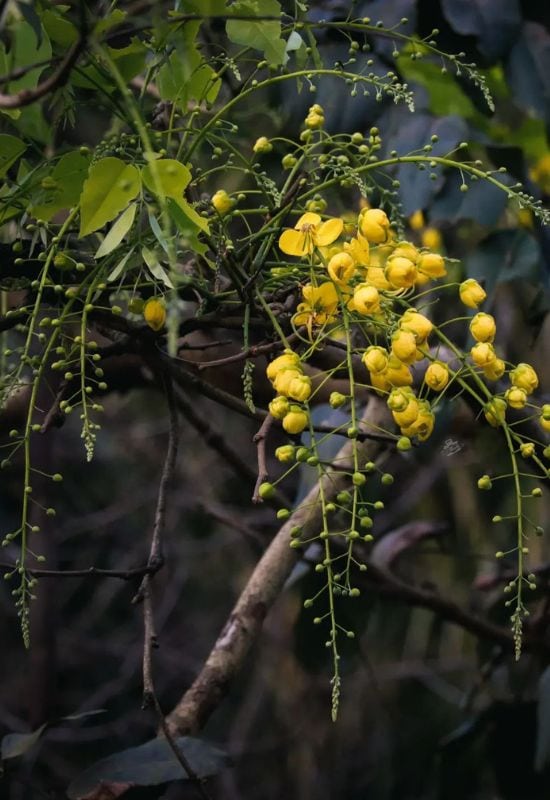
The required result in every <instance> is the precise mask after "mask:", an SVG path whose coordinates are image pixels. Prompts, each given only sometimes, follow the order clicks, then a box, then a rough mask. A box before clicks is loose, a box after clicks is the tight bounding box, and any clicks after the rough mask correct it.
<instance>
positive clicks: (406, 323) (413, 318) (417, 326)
mask: <svg viewBox="0 0 550 800" xmlns="http://www.w3.org/2000/svg"><path fill="white" fill-rule="evenodd" d="M399 327H400V328H402V329H403V330H404V331H411V332H412V333H414V335H415V338H416V343H417V344H418V345H422V344H424V343H425V342H426V340H427V338H428V336H429V335H430V333H431V332H432V330H433V324H432V322H430V320H429V319H428V317H425V316H424V314H421V313H420V312H419V311H417V310H416V309H415V308H408V309H407V310H406V311H405V313H404V314H403V316H402V317H401V319H400V321H399Z"/></svg>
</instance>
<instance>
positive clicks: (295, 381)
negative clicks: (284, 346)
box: [275, 370, 311, 403]
mask: <svg viewBox="0 0 550 800" xmlns="http://www.w3.org/2000/svg"><path fill="white" fill-rule="evenodd" d="M293 372H294V371H293V370H284V371H283V372H280V373H279V374H278V375H277V377H276V378H275V391H276V392H278V393H279V394H283V395H286V397H290V398H291V399H292V400H298V401H299V402H300V403H305V401H306V400H309V397H310V395H311V378H309V377H308V376H307V375H303V374H302V373H298V374H292V373H293ZM288 373H290V374H288Z"/></svg>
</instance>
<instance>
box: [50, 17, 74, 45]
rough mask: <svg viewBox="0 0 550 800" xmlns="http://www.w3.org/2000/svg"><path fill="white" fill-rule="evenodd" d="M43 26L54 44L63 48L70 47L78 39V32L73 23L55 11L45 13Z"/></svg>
mask: <svg viewBox="0 0 550 800" xmlns="http://www.w3.org/2000/svg"><path fill="white" fill-rule="evenodd" d="M42 24H43V26H44V29H45V31H46V33H47V34H48V36H49V37H50V39H51V40H52V42H55V43H56V44H58V45H61V46H62V47H70V46H71V45H72V44H74V42H76V40H77V39H78V30H77V28H76V27H75V26H74V25H73V23H72V22H70V20H68V19H66V17H63V16H61V14H56V12H55V11H50V10H46V11H44V12H43V14H42Z"/></svg>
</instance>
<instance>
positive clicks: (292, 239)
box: [279, 228, 309, 257]
mask: <svg viewBox="0 0 550 800" xmlns="http://www.w3.org/2000/svg"><path fill="white" fill-rule="evenodd" d="M307 238H308V237H306V236H304V234H303V233H301V232H300V231H297V230H293V229H292V228H288V229H287V230H286V231H283V232H282V233H281V235H280V237H279V248H280V249H281V250H282V251H283V253H286V254H287V256H298V257H300V256H305V255H306V254H307V253H308V252H309V248H308V241H307Z"/></svg>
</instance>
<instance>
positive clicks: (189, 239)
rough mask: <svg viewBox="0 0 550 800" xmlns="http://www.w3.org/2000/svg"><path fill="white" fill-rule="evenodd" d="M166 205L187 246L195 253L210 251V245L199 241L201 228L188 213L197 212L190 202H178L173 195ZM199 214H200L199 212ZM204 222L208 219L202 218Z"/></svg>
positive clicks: (207, 231) (200, 253) (207, 230)
mask: <svg viewBox="0 0 550 800" xmlns="http://www.w3.org/2000/svg"><path fill="white" fill-rule="evenodd" d="M166 205H167V207H168V213H169V214H170V216H171V217H172V219H173V221H174V222H175V224H176V225H177V227H178V230H179V232H180V234H181V236H182V239H183V240H184V243H185V244H186V246H187V247H189V248H190V249H191V250H193V251H194V252H195V253H199V255H201V256H203V255H204V254H205V253H206V252H207V251H208V247H207V246H206V245H205V244H204V242H201V241H199V239H198V233H199V230H198V228H197V226H196V225H194V224H193V221H192V220H191V217H190V216H189V214H188V213H186V212H188V211H189V210H191V211H193V212H194V213H195V214H197V212H196V211H195V209H194V208H193V207H192V206H190V205H189V203H186V201H185V200H182V201H181V202H178V201H177V200H174V199H173V198H171V197H169V198H168V200H167V203H166ZM197 216H199V215H198V214H197ZM200 219H202V217H200ZM202 222H203V223H206V220H204V219H202ZM206 224H207V223H206ZM205 232H206V233H209V232H210V230H209V229H208V228H207V229H206V231H205Z"/></svg>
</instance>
